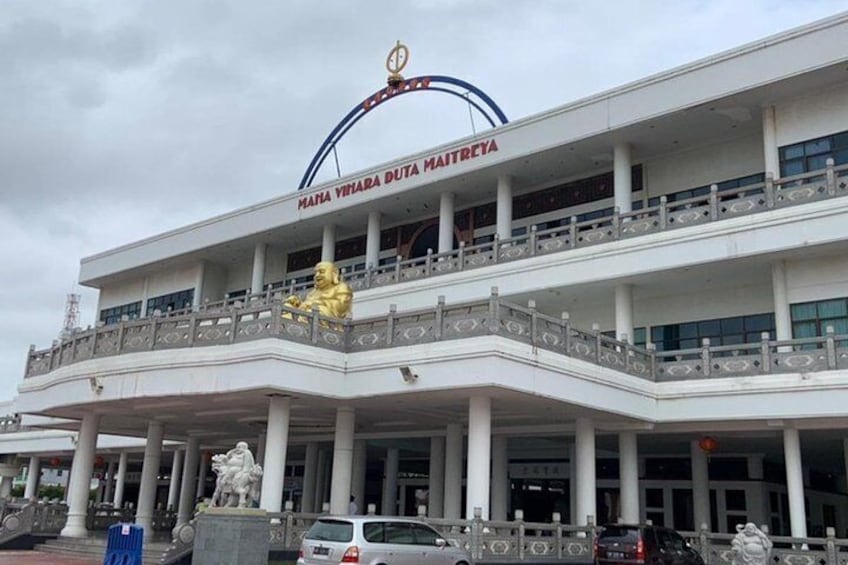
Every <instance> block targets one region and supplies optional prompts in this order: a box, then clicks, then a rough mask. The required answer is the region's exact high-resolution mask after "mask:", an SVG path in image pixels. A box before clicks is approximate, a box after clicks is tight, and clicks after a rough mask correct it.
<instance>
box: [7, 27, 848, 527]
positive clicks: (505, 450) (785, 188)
mask: <svg viewBox="0 0 848 565" xmlns="http://www.w3.org/2000/svg"><path fill="white" fill-rule="evenodd" d="M846 37H848V13H844V14H841V15H837V16H835V17H831V18H828V19H826V20H822V21H819V22H816V23H813V24H810V25H807V26H804V27H800V28H797V29H793V30H791V31H788V32H785V33H781V34H779V35H776V36H772V37H769V38H767V39H764V40H761V41H757V42H755V43H752V44H748V45H744V46H741V47H739V48H736V49H733V50H730V51H726V52H722V53H717V54H715V55H713V56H711V57H708V58H706V59H703V60H699V61H695V62H693V63H691V64H688V65H685V66H683V67H679V68H675V69H671V70H669V71H666V72H663V73H660V74H658V75H654V76H649V77H646V78H644V79H642V80H640V81H637V82H634V83H631V84H627V85H624V86H621V87H619V88H616V89H613V90H610V91H607V92H602V93H599V94H597V95H594V96H591V97H588V98H585V99H582V100H577V101H574V102H569V103H566V104H565V105H563V106H559V107H556V108H552V109H551V110H549V111H546V112H544V113H541V114H538V115H534V116H531V117H528V118H523V119H519V120H516V121H513V122H510V123H508V124H506V125H502V126H498V127H496V128H493V129H490V130H487V131H483V132H480V133H479V134H478V135H476V136H475V137H469V138H465V139H460V140H457V141H456V142H454V143H450V144H447V145H444V146H440V147H434V148H431V149H428V150H426V151H423V152H421V153H419V154H415V155H409V156H407V157H404V158H402V159H398V160H396V161H393V162H389V163H383V164H379V165H377V166H375V167H373V168H371V169H368V170H363V171H359V172H357V173H355V174H353V175H350V176H347V177H344V178H342V179H338V180H335V181H333V182H329V183H324V184H321V185H317V186H312V187H308V188H305V189H303V190H300V191H296V190H294V189H295V188H296V187H288V188H289V189H290V190H288V191H287V192H286V194H284V195H283V196H280V197H277V198H274V199H272V200H268V201H266V202H259V203H256V204H253V205H250V206H248V207H246V208H243V209H240V210H234V211H232V212H231V213H228V214H225V215H223V216H218V217H214V218H209V219H207V220H205V221H203V222H200V223H197V224H193V225H189V226H186V227H184V228H181V229H177V230H174V231H170V232H166V233H162V234H160V235H157V236H155V237H151V238H149V239H144V240H141V241H137V242H135V243H132V244H130V245H125V246H122V247H118V248H116V249H110V250H105V251H103V252H102V253H100V254H98V255H94V256H91V257H86V258H83V259H82V261H81V268H80V277H79V278H80V283H81V284H83V285H86V286H89V287H93V288H96V289H98V290H99V304H98V319H99V320H100V324H98V327H96V328H93V329H90V330H84V331H80V332H77V333H76V334H74V335H73V336H72V337H71V338H69V339H68V340H66V341H63V342H61V343H57V344H55V345H54V346H53V347H46V348H43V347H44V346H47V345H49V344H39V345H38V346H37V347H35V348H33V349H32V350H31V351H30V353H29V361H28V364H27V369H26V374H25V375H24V376H23V378H22V380H21V383H20V385H19V388H18V396H17V398H16V399H15V401H14V405H13V407H12V408H11V409H10V413H16V414H19V415H21V421H20V424H21V426H23V427H24V428H25V429H24V430H23V431H17V432H15V433H11V432H10V433H8V434H0V454H2V456H3V461H4V462H5V465H8V466H9V467H10V469H11V468H15V467H16V465H17V468H18V469H19V468H20V465H21V463H22V464H23V465H29V469H30V475H31V476H32V477H34V478H33V479H32V480H31V481H30V482H29V483H27V492H26V496H27V497H31V496H34V493H35V492H36V491H35V489H36V488H37V484H36V483H37V481H36V480H35V478H37V477H38V476H39V474H40V472H39V469H40V468H42V467H55V466H64V467H65V468H68V466H70V467H71V469H72V471H71V478H70V482H69V510H68V521H67V524H66V526H65V529H64V530H63V535H67V536H78V537H82V536H85V535H86V534H87V529H86V522H85V516H86V511H87V508H86V506H87V502H88V496H87V492H88V489H89V488H90V481H91V478H92V473H93V472H96V473H99V474H100V475H101V476H103V477H105V478H108V479H109V480H107V481H105V486H104V491H105V492H104V493H103V494H102V495H101V496H102V498H103V500H107V501H114V502H116V503H117V504H118V505H119V506H120V505H121V504H123V503H125V502H127V501H129V502H132V503H133V504H134V506H135V512H136V522H137V523H139V524H141V525H144V526H146V527H147V528H150V526H151V525H152V520H153V513H154V510H155V509H156V508H157V507H159V506H163V507H164V506H168V505H170V506H173V507H174V508H175V509H176V510H177V513H178V516H177V521H178V522H184V521H186V520H188V519H189V518H190V516H191V514H192V511H193V509H194V505H195V501H196V498H197V496H198V494H201V495H202V494H203V492H204V488H205V487H204V485H205V484H206V481H205V477H206V461H207V458H206V457H205V455H206V454H208V453H211V452H220V451H224V450H226V449H229V448H231V447H232V446H233V445H234V444H235V443H236V441H239V440H246V441H248V443H249V444H250V447H251V449H252V450H253V452H254V453H255V454H256V459H257V462H258V463H260V464H262V466H263V468H264V476H263V484H262V494H261V502H260V505H261V507H262V508H265V509H267V510H268V511H271V512H279V511H280V510H281V508H283V505H284V503H285V501H291V502H292V503H293V506H294V508H295V509H297V510H301V511H304V512H311V511H318V510H320V509H321V508H322V506H323V504H324V503H329V511H330V512H333V513H346V512H347V509H348V504H349V500H350V497H351V496H355V497H356V500H357V502H358V506H359V507H360V508H361V509H364V508H365V507H366V505H368V504H375V505H376V508H377V511H378V512H381V513H383V514H415V513H416V512H417V511H418V510H417V509H418V506H419V505H422V504H423V505H426V507H427V513H428V515H430V516H432V517H445V518H462V517H470V516H472V515H473V514H474V512H475V509H479V512H480V513H481V516H482V517H483V518H484V519H492V520H505V519H508V518H511V517H513V516H514V512H515V511H516V510H519V509H520V510H522V511H523V512H524V516H525V518H526V519H528V520H531V519H532V520H537V521H545V520H551V516H552V514H553V513H554V512H558V513H560V516H561V519H562V521H563V522H565V523H570V524H586V523H587V522H588V521H589V520H593V521H595V522H596V523H605V522H609V521H616V520H617V519H619V517H621V518H622V519H624V520H626V521H628V522H639V521H645V520H652V521H653V523H654V524H664V525H666V526H670V527H674V528H677V529H682V530H695V529H697V528H699V527H700V525H702V524H706V525H707V527H708V528H709V529H710V530H711V531H713V532H734V531H735V530H734V527H735V524H736V523H739V522H747V521H753V522H756V523H758V524H767V525H768V526H769V527H770V529H771V531H772V532H773V533H782V534H786V535H789V534H791V535H793V536H796V537H806V536H808V535H816V532H822V531H823V530H824V528H826V527H834V528H836V531H837V532H839V533H840V534H843V533H845V532H846V531H848V484H846V481H847V480H848V472H847V471H846V469H848V41H846ZM374 111H379V109H375V110H374ZM319 261H334V262H335V264H336V265H338V266H339V267H341V269H342V272H343V280H344V281H345V283H346V284H348V285H349V286H350V287H351V288H352V289H353V292H354V299H353V313H352V316H351V317H350V318H349V319H348V320H346V321H344V322H341V321H338V320H335V321H334V320H327V319H323V318H320V317H319V316H317V315H314V314H310V313H302V314H301V315H297V314H296V313H292V312H291V311H289V310H287V307H286V306H285V305H284V300H285V298H286V296H288V295H290V294H293V293H294V294H297V293H303V291H305V290H307V289H309V288H311V286H312V281H311V275H312V272H313V267H314V265H315V264H316V263H317V262H319ZM45 428H46V429H45ZM56 430H59V431H56ZM69 431H71V432H74V433H73V434H71V437H70V439H73V445H65V444H67V443H70V442H69V441H68V438H67V437H65V436H68V432H69ZM15 434H17V435H15ZM20 434H23V436H21V435H20ZM56 434H59V435H62V434H64V435H62V437H65V439H62V440H57V439H55V438H54V437H53V436H55V435H56ZM107 436H108V437H107ZM114 436H122V437H124V438H135V439H134V440H133V441H134V442H135V443H134V444H132V441H130V440H129V439H127V440H125V441H124V442H123V443H122V441H121V440H115V439H110V438H114ZM21 437H23V440H21ZM27 438H29V439H27ZM51 442H53V443H51ZM60 442H61V445H60ZM163 446H164V447H163ZM4 469H5V466H4V465H0V474H6V475H9V473H10V472H11V470H9V472H5V471H4ZM133 472H135V473H136V475H135V477H134V479H132V480H133V481H134V482H133V483H132V485H130V484H129V483H128V479H127V477H128V476H131V475H132V473H133ZM198 473H200V476H201V477H203V478H204V480H203V481H201V483H200V487H198V483H197V479H198ZM114 476H117V478H118V480H117V481H115V480H113V477H114ZM171 477H173V479H172V478H171ZM8 483H9V481H8V480H5V481H4V482H3V485H6V484H8ZM117 489H120V490H121V493H122V495H121V496H122V498H121V499H120V500H116V497H115V495H116V490H117ZM7 492H8V490H7ZM130 493H131V496H129V497H128V496H127V495H128V494H130ZM0 494H3V493H2V488H0ZM207 494H208V493H207Z"/></svg>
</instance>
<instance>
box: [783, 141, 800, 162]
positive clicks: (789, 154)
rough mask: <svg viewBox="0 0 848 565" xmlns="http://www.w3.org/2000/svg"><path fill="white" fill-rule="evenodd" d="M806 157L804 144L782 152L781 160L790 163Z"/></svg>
mask: <svg viewBox="0 0 848 565" xmlns="http://www.w3.org/2000/svg"><path fill="white" fill-rule="evenodd" d="M803 156H804V144H803V143H798V144H797V145H790V146H788V147H784V148H782V149H781V150H780V160H781V161H788V160H789V159H797V158H798V157H803Z"/></svg>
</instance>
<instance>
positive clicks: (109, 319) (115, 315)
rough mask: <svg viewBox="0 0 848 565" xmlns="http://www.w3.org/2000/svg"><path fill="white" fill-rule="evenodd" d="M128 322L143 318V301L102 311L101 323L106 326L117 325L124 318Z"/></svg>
mask: <svg viewBox="0 0 848 565" xmlns="http://www.w3.org/2000/svg"><path fill="white" fill-rule="evenodd" d="M124 316H126V317H127V319H128V320H135V319H137V318H138V317H139V316H141V300H139V301H138V302H130V303H129V304H122V305H121V306H113V307H112V308H105V309H103V310H101V311H100V321H101V322H103V323H104V324H107V325H108V324H117V323H118V322H120V321H121V320H122V319H123V317H124Z"/></svg>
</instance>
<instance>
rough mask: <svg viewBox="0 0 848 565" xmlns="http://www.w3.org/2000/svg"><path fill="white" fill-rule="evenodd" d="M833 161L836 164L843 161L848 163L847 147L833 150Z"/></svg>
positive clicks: (842, 163)
mask: <svg viewBox="0 0 848 565" xmlns="http://www.w3.org/2000/svg"><path fill="white" fill-rule="evenodd" d="M833 162H834V164H836V165H844V164H845V163H848V149H843V150H841V151H835V152H834V153H833Z"/></svg>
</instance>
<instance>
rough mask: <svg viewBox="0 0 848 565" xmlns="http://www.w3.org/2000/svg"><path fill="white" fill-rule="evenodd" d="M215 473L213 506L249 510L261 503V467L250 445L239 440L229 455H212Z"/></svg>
mask: <svg viewBox="0 0 848 565" xmlns="http://www.w3.org/2000/svg"><path fill="white" fill-rule="evenodd" d="M212 470H213V471H214V472H215V474H216V475H218V479H217V481H216V482H215V493H214V494H213V495H212V506H218V507H221V506H231V507H232V506H236V507H238V508H247V507H248V506H252V505H253V503H254V502H257V503H258V502H259V488H260V486H261V481H262V467H261V466H260V465H257V464H256V462H255V461H254V459H253V453H251V452H250V449H248V447H247V442H245V441H240V442H238V443H237V444H236V446H235V447H234V448H233V449H231V450H229V451H228V452H226V453H219V454H217V455H213V456H212Z"/></svg>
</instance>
